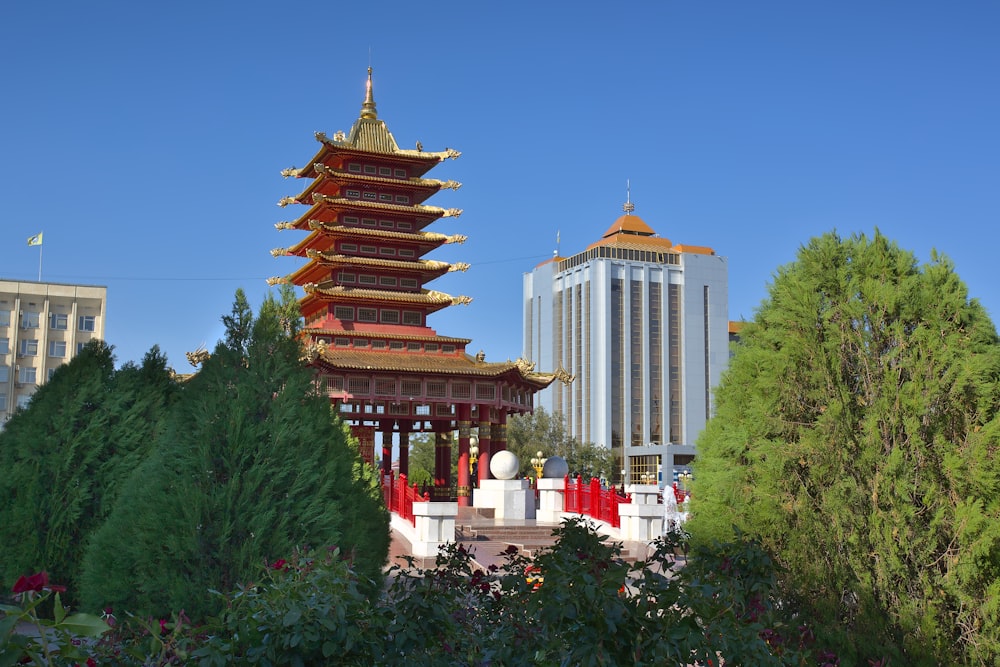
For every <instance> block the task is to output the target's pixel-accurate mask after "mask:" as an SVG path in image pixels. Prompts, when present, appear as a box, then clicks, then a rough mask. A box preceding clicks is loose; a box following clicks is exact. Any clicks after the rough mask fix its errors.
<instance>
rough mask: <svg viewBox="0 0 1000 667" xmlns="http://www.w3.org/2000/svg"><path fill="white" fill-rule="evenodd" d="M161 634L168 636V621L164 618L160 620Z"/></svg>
mask: <svg viewBox="0 0 1000 667" xmlns="http://www.w3.org/2000/svg"><path fill="white" fill-rule="evenodd" d="M160 634H161V635H165V634H167V621H166V619H163V618H161V619H160Z"/></svg>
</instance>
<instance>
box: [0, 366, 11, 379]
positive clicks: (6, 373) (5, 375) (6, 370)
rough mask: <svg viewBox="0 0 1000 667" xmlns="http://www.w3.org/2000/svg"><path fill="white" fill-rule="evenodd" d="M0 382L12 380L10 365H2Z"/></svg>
mask: <svg viewBox="0 0 1000 667" xmlns="http://www.w3.org/2000/svg"><path fill="white" fill-rule="evenodd" d="M0 382H10V366H7V365H4V366H0Z"/></svg>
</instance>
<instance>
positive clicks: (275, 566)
mask: <svg viewBox="0 0 1000 667" xmlns="http://www.w3.org/2000/svg"><path fill="white" fill-rule="evenodd" d="M287 562H288V561H286V560H285V559H284V558H279V559H278V560H276V561H274V562H273V563H272V564H271V569H272V570H280V569H281V568H283V567H285V564H286V563H287Z"/></svg>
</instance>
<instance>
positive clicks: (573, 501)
mask: <svg viewBox="0 0 1000 667" xmlns="http://www.w3.org/2000/svg"><path fill="white" fill-rule="evenodd" d="M565 485H566V486H565V493H564V494H563V511H564V512H573V513H576V514H586V515H587V516H589V517H591V518H594V519H597V520H598V521H607V522H608V523H609V524H611V526H612V527H614V528H620V527H621V519H620V518H619V515H618V506H619V505H623V504H626V503H630V502H632V499H631V498H629V497H628V496H622V495H619V494H618V492H617V491H616V490H615V488H614V487H610V488H608V489H602V488H601V480H599V479H597V478H596V477H593V478H591V480H590V482H584V481H583V480H582V479H580V477H579V476H578V477H576V478H575V479H573V478H571V477H569V475H567V476H566V478H565Z"/></svg>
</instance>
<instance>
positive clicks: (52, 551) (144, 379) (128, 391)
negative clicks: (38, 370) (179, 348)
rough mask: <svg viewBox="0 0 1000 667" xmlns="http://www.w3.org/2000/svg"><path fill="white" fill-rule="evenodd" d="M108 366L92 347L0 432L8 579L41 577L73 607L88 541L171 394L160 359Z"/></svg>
mask: <svg viewBox="0 0 1000 667" xmlns="http://www.w3.org/2000/svg"><path fill="white" fill-rule="evenodd" d="M114 363H115V359H114V355H113V348H112V347H111V346H109V345H107V344H106V343H104V342H103V341H100V340H95V341H92V342H90V343H88V344H87V345H86V346H84V348H83V349H82V350H81V351H80V353H79V354H78V355H77V356H76V357H74V358H73V359H72V360H70V362H69V363H67V364H65V365H63V366H60V367H59V368H58V369H57V370H56V372H55V373H53V375H52V377H51V379H50V380H49V381H48V382H46V383H45V384H44V385H42V386H41V387H39V389H38V391H37V392H36V393H35V395H34V396H33V397H32V400H31V402H30V403H29V405H28V407H27V408H25V409H24V410H21V411H19V412H18V413H17V414H16V415H15V416H14V417H13V418H12V419H11V420H10V422H9V423H8V425H7V428H6V429H5V430H4V432H3V433H0V469H2V470H3V471H4V474H3V475H0V543H2V544H4V545H5V546H4V558H3V559H0V568H2V577H3V579H4V580H5V581H12V580H13V579H14V578H16V577H17V576H19V575H22V574H27V573H30V572H35V571H38V570H46V571H48V572H49V575H50V577H51V580H52V581H54V582H57V583H59V584H62V585H66V586H67V587H68V591H67V593H66V594H65V595H64V599H68V600H70V601H72V600H74V599H75V596H76V592H77V590H78V589H77V583H78V579H79V574H80V566H81V559H82V551H83V545H84V543H85V542H86V540H87V538H88V536H89V535H90V532H91V531H92V530H94V529H95V528H96V527H97V526H98V525H100V523H101V522H103V521H104V519H105V518H106V517H107V514H108V513H109V511H110V507H111V504H112V503H113V501H114V499H115V498H116V496H117V493H118V489H119V486H120V484H121V481H122V478H123V477H124V475H125V472H126V471H131V470H132V469H133V468H134V467H135V465H136V464H137V463H138V462H139V461H141V460H142V459H143V458H145V456H146V455H147V454H148V452H149V448H150V445H151V443H152V441H153V439H154V438H155V436H156V434H157V428H158V427H159V424H160V423H161V422H162V419H163V414H164V410H165V405H166V402H167V401H168V400H169V395H170V392H171V391H172V386H173V382H172V380H171V379H170V377H169V374H168V372H167V370H166V365H165V359H164V358H163V357H162V356H160V355H159V351H158V350H157V349H155V348H154V349H153V350H152V351H151V352H150V353H149V354H147V356H146V358H145V360H144V362H143V366H142V367H141V368H138V367H136V366H134V365H133V364H131V363H129V364H126V365H125V366H124V367H123V368H122V369H120V370H118V371H115V369H114Z"/></svg>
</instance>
